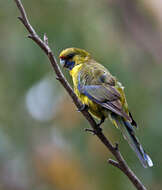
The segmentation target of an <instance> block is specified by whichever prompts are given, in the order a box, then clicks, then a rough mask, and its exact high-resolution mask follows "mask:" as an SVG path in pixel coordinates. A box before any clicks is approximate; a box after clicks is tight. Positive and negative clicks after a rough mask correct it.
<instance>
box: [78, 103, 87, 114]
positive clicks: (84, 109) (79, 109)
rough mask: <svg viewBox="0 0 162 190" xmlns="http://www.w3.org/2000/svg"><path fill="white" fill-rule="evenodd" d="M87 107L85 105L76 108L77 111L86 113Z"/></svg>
mask: <svg viewBox="0 0 162 190" xmlns="http://www.w3.org/2000/svg"><path fill="white" fill-rule="evenodd" d="M88 109H89V107H88V105H87V104H82V106H81V107H80V108H78V111H79V112H81V111H88Z"/></svg>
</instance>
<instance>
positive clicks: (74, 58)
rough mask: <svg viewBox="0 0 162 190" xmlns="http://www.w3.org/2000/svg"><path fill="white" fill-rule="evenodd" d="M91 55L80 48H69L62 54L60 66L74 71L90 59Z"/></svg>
mask: <svg viewBox="0 0 162 190" xmlns="http://www.w3.org/2000/svg"><path fill="white" fill-rule="evenodd" d="M89 57H90V54H89V53H88V52H86V51H85V50H83V49H79V48H67V49H65V50H63V51H62V52H61V53H60V56H59V58H60V64H61V65H62V66H63V67H65V68H68V69H69V70H72V69H73V67H74V66H76V65H78V64H80V62H81V61H84V60H85V59H86V58H89Z"/></svg>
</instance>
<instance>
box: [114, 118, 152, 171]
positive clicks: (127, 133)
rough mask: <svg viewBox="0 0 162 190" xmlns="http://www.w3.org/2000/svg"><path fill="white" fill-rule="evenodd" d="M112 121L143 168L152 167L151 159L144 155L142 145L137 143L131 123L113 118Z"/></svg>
mask: <svg viewBox="0 0 162 190" xmlns="http://www.w3.org/2000/svg"><path fill="white" fill-rule="evenodd" d="M113 119H114V120H115V121H116V123H117V125H118V127H119V128H120V130H121V132H122V134H123V136H124V138H125V139H126V140H127V141H128V143H129V145H130V146H131V148H132V149H133V150H134V151H135V153H136V154H137V156H138V158H139V160H140V162H141V163H142V165H143V167H144V168H147V167H152V166H153V162H152V160H151V158H150V157H149V156H148V155H147V154H146V153H145V151H144V149H143V148H142V145H141V144H140V143H139V140H138V139H137V137H136V136H135V133H134V129H133V126H132V125H131V123H130V122H129V121H125V120H124V119H123V118H120V119H119V118H116V117H113ZM123 125H124V126H125V127H124V126H123Z"/></svg>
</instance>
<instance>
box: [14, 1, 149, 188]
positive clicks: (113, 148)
mask: <svg viewBox="0 0 162 190" xmlns="http://www.w3.org/2000/svg"><path fill="white" fill-rule="evenodd" d="M14 1H15V3H16V4H17V7H18V9H19V11H20V13H21V17H18V18H19V19H20V21H21V22H22V23H23V25H24V26H25V27H26V29H27V30H28V32H29V35H28V37H29V38H31V39H32V40H33V41H34V42H35V43H36V44H37V45H38V46H39V47H40V48H41V49H42V50H43V51H44V52H45V53H46V55H47V56H48V58H49V61H50V63H51V65H52V67H53V69H54V71H55V73H56V79H57V80H58V81H60V83H61V84H62V85H63V87H64V88H65V89H66V91H67V92H68V94H69V95H70V96H71V98H72V100H73V102H74V104H75V105H76V106H77V108H78V110H81V113H82V114H83V115H84V117H85V118H86V119H87V120H88V122H89V124H90V126H91V127H92V130H90V129H89V130H88V131H91V132H92V131H93V132H94V134H95V135H96V136H97V137H98V138H99V139H100V141H101V142H102V143H103V144H104V145H105V146H106V147H107V149H108V150H109V151H110V152H111V153H112V154H113V155H114V157H115V158H116V160H117V161H114V160H111V159H110V160H109V163H110V164H111V165H113V166H115V167H117V168H119V169H120V170H121V171H122V172H123V173H124V174H125V175H126V176H128V178H129V179H130V181H131V182H132V183H133V184H134V186H135V187H136V189H138V190H146V188H145V187H144V185H143V184H142V183H141V181H140V180H139V179H138V178H137V177H136V175H135V174H134V173H133V171H132V170H131V169H130V168H129V167H128V165H127V164H126V162H125V160H124V159H123V157H122V155H121V153H120V152H119V149H118V144H116V145H115V146H113V145H112V144H111V143H110V141H109V140H108V139H107V138H106V137H105V135H104V134H103V132H102V130H101V129H100V128H99V127H98V126H97V124H96V122H95V121H94V119H93V118H92V116H91V115H90V114H89V112H88V111H87V110H86V109H81V108H82V107H83V105H82V104H81V102H80V101H79V100H78V98H77V96H76V95H75V93H74V91H73V89H72V88H71V86H70V85H69V83H68V81H67V80H66V79H65V77H64V75H63V74H62V72H61V70H60V67H59V66H58V64H57V62H56V59H55V57H54V55H53V53H52V51H51V49H50V47H49V45H48V38H47V36H46V35H44V40H41V38H40V37H39V36H38V35H37V33H36V32H35V30H34V29H33V27H32V26H31V24H30V23H29V21H28V18H27V15H26V12H25V9H24V7H23V5H22V3H21V1H20V0H14Z"/></svg>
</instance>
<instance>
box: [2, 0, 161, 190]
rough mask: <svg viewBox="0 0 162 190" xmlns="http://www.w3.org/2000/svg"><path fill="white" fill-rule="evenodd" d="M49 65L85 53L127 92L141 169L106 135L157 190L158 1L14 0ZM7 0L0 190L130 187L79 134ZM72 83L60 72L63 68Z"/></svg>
mask: <svg viewBox="0 0 162 190" xmlns="http://www.w3.org/2000/svg"><path fill="white" fill-rule="evenodd" d="M22 2H23V4H24V7H25V9H26V11H27V14H28V17H29V20H30V22H31V24H32V25H33V26H34V28H35V29H36V31H37V32H38V34H39V35H40V36H41V37H43V34H44V33H46V34H47V36H48V38H49V44H50V46H51V48H52V50H53V51H54V54H55V56H56V58H57V60H58V55H59V52H60V51H61V50H62V49H64V48H67V47H79V48H83V49H86V50H87V51H89V52H91V54H92V55H93V57H94V58H95V59H96V60H97V61H99V62H100V63H102V64H103V65H105V66H106V67H107V68H109V70H110V71H111V73H112V74H113V75H115V76H116V77H117V78H118V79H119V80H120V81H121V82H122V83H123V84H124V86H125V87H126V88H125V93H126V95H127V100H128V103H129V107H130V110H131V112H132V114H133V116H134V118H135V120H136V121H137V123H138V125H139V129H138V130H137V135H138V137H139V139H140V141H141V143H142V144H143V146H144V148H145V149H146V150H147V152H148V153H149V155H150V156H151V157H152V159H153V162H154V167H153V168H150V169H144V168H143V167H142V166H141V164H140V163H139V161H138V159H137V158H136V156H135V154H134V153H133V152H132V151H131V149H130V147H129V146H128V144H127V142H125V140H124V139H123V137H122V135H121V133H120V131H119V130H117V129H116V128H115V127H113V126H112V124H111V123H110V122H109V121H106V122H105V123H104V125H103V127H104V133H105V135H106V136H107V137H108V138H109V139H110V140H111V141H112V142H113V143H115V142H118V143H119V148H120V151H121V153H122V154H123V156H124V158H125V160H126V161H127V162H128V164H129V166H130V167H131V168H132V169H133V171H134V172H135V173H136V175H137V176H138V177H139V178H140V179H141V180H142V182H143V183H144V184H145V185H146V187H148V189H152V190H160V189H161V187H162V159H161V155H162V148H161V146H162V126H161V125H162V2H161V1H160V0H149V1H148V0H134V1H130V0H114V1H113V0H100V1H98V0H89V1H86V0H39V1H33V0H23V1H22ZM19 15H20V14H19V11H18V9H17V7H16V5H15V3H14V1H13V0H5V1H0V190H11V189H12V190H81V189H84V190H101V189H102V190H107V189H110V190H125V189H129V190H133V189H135V188H134V187H133V185H132V184H131V183H130V181H129V180H128V179H127V177H125V176H124V175H123V174H122V173H121V172H120V171H119V170H118V169H116V168H114V167H112V166H111V165H109V164H108V163H107V160H108V158H112V155H111V154H110V152H109V151H108V150H107V149H106V148H105V147H104V145H103V144H101V142H100V141H99V140H98V139H97V138H96V137H95V136H93V135H91V134H88V133H86V132H84V130H83V129H84V128H86V127H88V123H87V121H86V120H85V119H84V118H83V116H82V115H81V114H80V113H78V112H77V111H76V107H75V106H74V105H73V103H72V101H71V99H70V98H69V96H68V95H67V92H66V91H65V90H64V89H63V87H62V86H61V85H60V84H59V82H58V81H57V80H56V79H55V78H56V75H55V73H54V72H53V70H52V67H51V65H50V63H49V61H48V59H47V57H46V56H45V55H44V53H43V51H42V50H40V48H39V47H38V46H37V45H36V44H34V43H33V42H32V41H31V40H30V39H28V38H27V34H28V33H27V31H26V29H25V28H24V26H23V25H22V24H21V23H20V22H19V21H18V19H17V16H19ZM63 72H64V74H65V75H66V77H67V79H68V80H69V82H70V83H71V79H70V77H69V75H68V73H67V72H66V71H63Z"/></svg>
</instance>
